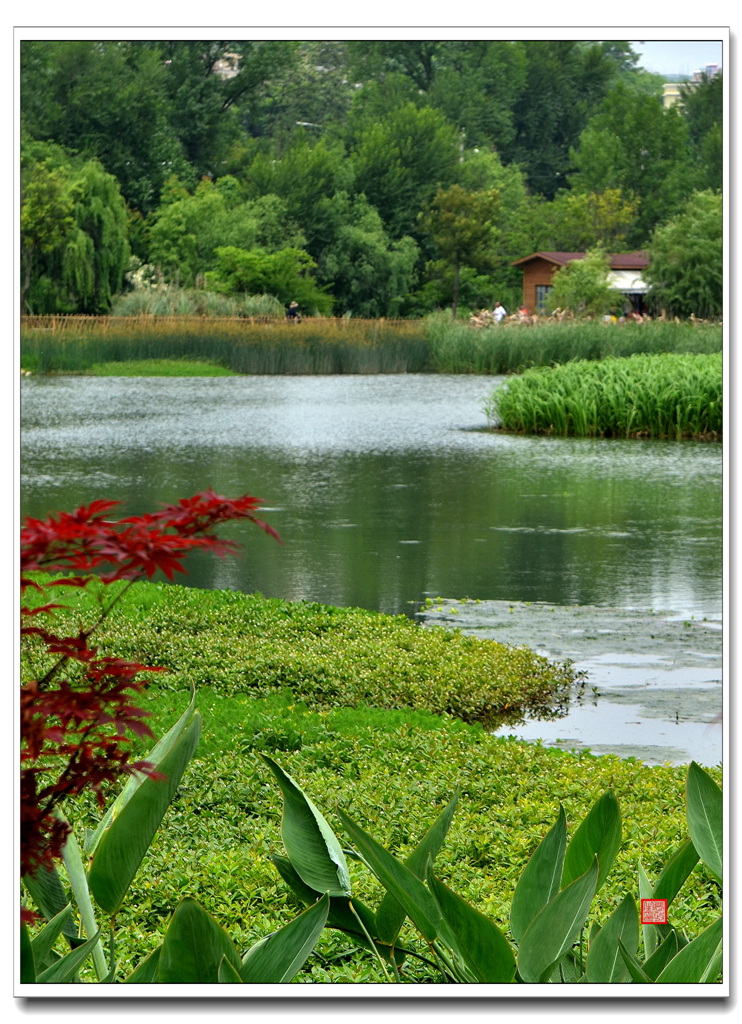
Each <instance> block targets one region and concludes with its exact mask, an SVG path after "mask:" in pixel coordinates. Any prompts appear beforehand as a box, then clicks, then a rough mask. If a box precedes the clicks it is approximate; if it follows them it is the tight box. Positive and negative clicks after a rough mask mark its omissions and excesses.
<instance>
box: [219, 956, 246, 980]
mask: <svg viewBox="0 0 742 1024" xmlns="http://www.w3.org/2000/svg"><path fill="white" fill-rule="evenodd" d="M217 980H218V981H220V982H221V983H222V984H226V985H241V984H242V978H241V977H240V975H239V971H238V970H237V968H236V967H233V966H232V965H231V963H230V962H229V960H227V958H226V957H225V956H223V957H222V962H221V963H220V964H219V970H218V972H217Z"/></svg>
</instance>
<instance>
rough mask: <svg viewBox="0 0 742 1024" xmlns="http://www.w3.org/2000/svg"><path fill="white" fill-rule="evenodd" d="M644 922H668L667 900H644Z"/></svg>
mask: <svg viewBox="0 0 742 1024" xmlns="http://www.w3.org/2000/svg"><path fill="white" fill-rule="evenodd" d="M642 924H667V900H642Z"/></svg>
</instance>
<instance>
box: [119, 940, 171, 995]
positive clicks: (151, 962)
mask: <svg viewBox="0 0 742 1024" xmlns="http://www.w3.org/2000/svg"><path fill="white" fill-rule="evenodd" d="M161 952H162V944H160V945H159V946H157V947H156V948H155V949H153V950H152V952H151V953H150V954H149V955H148V956H146V957H145V958H144V960H142V962H141V963H140V964H138V965H137V967H135V968H134V970H133V971H132V972H131V974H130V975H129V977H128V978H124V985H153V984H155V983H156V982H157V981H159V978H158V976H157V968H158V967H159V964H160V953H161Z"/></svg>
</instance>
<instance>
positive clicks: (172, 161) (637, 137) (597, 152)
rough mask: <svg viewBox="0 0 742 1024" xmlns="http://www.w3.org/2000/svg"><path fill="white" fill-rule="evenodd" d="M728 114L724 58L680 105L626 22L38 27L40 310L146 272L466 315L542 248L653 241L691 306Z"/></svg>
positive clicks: (28, 285)
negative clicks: (242, 29) (681, 259)
mask: <svg viewBox="0 0 742 1024" xmlns="http://www.w3.org/2000/svg"><path fill="white" fill-rule="evenodd" d="M722 123H723V118H722V79H721V76H720V75H717V76H715V77H714V78H712V79H709V80H704V81H702V82H701V83H700V84H696V85H694V86H693V87H690V86H688V87H685V88H684V89H683V95H682V104H681V105H678V106H676V107H672V108H669V109H665V107H664V106H663V104H662V80H661V79H660V78H659V77H658V76H654V75H650V74H648V73H647V72H644V71H642V70H640V69H637V67H636V56H635V54H634V53H633V52H632V50H631V48H630V46H629V44H628V43H625V42H585V41H565V40H557V41H547V40H524V41H511V42H507V41H492V40H472V41H460V40H415V41H402V40H387V41H360V40H359V41H347V42H339V41H326V42H299V41H262V42H258V41H252V42H251V41H245V40H210V41H194V40H177V41H143V42H137V41H106V42H102V41H101V42H94V41H34V40H29V41H24V42H23V43H22V44H21V136H22V138H21V144H22V145H21V150H22V168H21V183H22V212H21V232H22V239H21V263H22V266H21V287H22V296H21V298H22V308H23V309H24V311H33V312H37V313H39V312H56V311H60V312H65V311H66V312H86V313H99V312H106V311H108V310H110V309H111V304H112V300H113V298H114V296H116V295H119V294H121V293H122V292H123V291H125V290H126V289H127V288H131V287H132V286H133V285H132V282H133V281H135V280H136V281H137V282H138V283H139V285H140V286H141V285H142V283H146V282H147V281H149V282H150V283H151V284H152V283H159V284H160V285H165V286H173V287H181V288H204V287H207V288H209V289H211V290H214V291H220V292H222V293H226V294H230V293H234V292H241V291H251V290H255V289H258V288H259V289H263V290H265V291H266V292H267V293H270V294H274V295H276V296H277V297H278V298H279V299H280V301H281V302H283V303H286V304H287V303H288V302H289V301H290V300H292V299H295V300H296V301H299V302H300V304H301V305H302V307H303V308H304V311H305V312H307V313H311V312H314V311H318V312H322V313H329V312H333V313H334V314H335V315H344V314H349V315H353V316H364V317H378V316H417V315H422V314H424V313H426V312H428V311H430V310H434V309H436V308H441V307H451V306H452V307H453V309H454V312H455V311H456V309H457V308H463V309H466V308H479V307H481V306H484V305H491V304H492V302H493V301H494V299H495V298H500V299H502V300H504V301H505V302H506V304H507V303H510V304H514V303H515V302H517V301H518V298H519V294H520V292H519V287H520V272H519V271H518V270H516V269H514V268H512V267H511V263H512V261H513V260H515V259H518V258H520V257H522V256H524V255H527V254H528V253H530V252H532V251H535V250H538V249H558V250H567V251H576V250H578V251H582V250H587V249H592V248H595V247H596V246H603V247H605V248H606V249H607V250H608V251H612V250H614V251H615V250H619V251H620V250H622V249H634V248H648V249H649V250H650V252H651V251H652V246H653V245H654V240H655V239H657V244H658V246H659V247H660V249H662V251H663V253H664V255H663V257H662V259H661V260H660V263H659V264H658V266H660V269H661V273H660V271H657V274H655V277H654V280H655V281H657V287H658V289H660V290H661V289H664V290H663V291H662V294H663V298H664V299H665V301H667V302H671V304H672V302H674V301H675V299H674V298H673V296H675V294H676V292H677V291H678V286H677V281H678V272H677V267H676V266H674V265H673V266H672V267H670V268H669V269H668V267H667V258H668V257H667V249H668V242H667V240H668V239H669V238H671V237H675V236H674V235H673V232H672V225H673V224H674V223H676V221H678V219H680V220H681V221H682V223H683V224H684V225H685V230H687V225H688V218H690V219H691V221H693V215H694V214H693V211H694V209H696V208H697V209H698V210H699V214H702V215H703V218H705V220H704V223H705V224H707V223H708V218H709V216H713V214H711V213H710V211H711V210H712V208H713V210H716V209H717V207H718V209H719V211H720V203H718V204H717V206H714V204H713V201H712V200H710V199H709V200H708V201H707V200H702V201H700V202H699V203H694V201H693V200H694V197H695V196H696V195H697V194H701V193H702V194H703V195H705V196H713V195H717V196H718V195H719V193H720V190H721V185H722V150H723V144H722ZM683 218H684V219H683ZM719 218H720V213H719ZM720 228H721V220H720V219H719V227H718V231H716V229H714V238H717V237H718V238H720ZM699 230H701V232H703V231H704V230H705V229H699ZM676 234H677V232H676ZM690 234H691V235H692V236H694V235H697V234H698V230H695V229H694V230H692V231H690ZM663 247H664V248H663ZM711 248H712V249H713V252H714V253H715V252H716V248H717V247H716V246H714V245H711ZM718 248H719V250H720V244H719V246H718ZM708 250H709V246H707V247H706V257H708ZM720 258H721V257H720V251H719V260H720ZM662 260H664V263H663V262H662ZM676 262H677V261H676ZM135 270H136V271H137V273H134V271H135ZM679 276H680V279H682V272H681V273H680V275H679ZM716 276H717V278H718V282H719V283H718V288H717V286H716V284H712V285H709V286H708V287H707V285H706V284H705V283H704V284H703V285H702V286H701V285H699V288H700V289H701V291H702V292H703V294H704V296H705V308H706V309H708V308H711V309H713V310H714V312H715V313H718V312H719V311H720V305H721V284H720V282H721V276H722V275H721V272H720V268H719V272H718V274H717V275H716ZM715 280H716V279H715ZM704 289H705V290H704ZM715 307H718V308H715Z"/></svg>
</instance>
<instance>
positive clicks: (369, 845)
mask: <svg viewBox="0 0 742 1024" xmlns="http://www.w3.org/2000/svg"><path fill="white" fill-rule="evenodd" d="M338 815H339V817H340V819H341V821H342V822H343V825H344V826H345V829H346V831H347V832H348V835H349V836H350V837H351V839H352V840H353V842H354V843H355V845H356V846H357V848H358V849H359V851H360V852H361V854H362V855H363V857H364V859H365V861H366V863H367V864H368V866H369V867H370V868H371V870H372V871H373V872H374V874H375V875H376V877H377V878H378V879H379V881H380V882H381V884H382V885H383V886H384V887H385V888H386V889H387V890H388V891H389V892H391V893H392V895H393V896H394V897H395V899H396V900H397V901H398V902H399V903H400V904H401V905H402V907H403V908H404V910H405V913H406V914H407V915H408V917H409V918H410V920H411V921H412V923H413V924H414V925H415V927H416V928H418V929H419V931H420V933H421V934H422V935H423V937H424V938H426V939H427V940H428V942H432V941H433V940H434V939H435V938H436V937H437V936H438V930H439V927H440V923H441V918H442V915H441V911H440V908H439V906H438V904H437V903H436V901H435V899H434V898H433V896H432V894H431V893H430V892H429V890H428V889H427V888H426V887H425V885H424V884H423V883H422V882H421V881H420V879H419V878H418V877H417V875H415V874H413V873H412V871H410V869H409V868H408V867H406V866H405V865H404V864H403V863H402V862H401V861H399V860H397V858H396V857H394V856H392V854H391V853H389V852H388V851H387V850H385V849H384V847H383V846H381V844H380V843H377V842H376V840H375V839H372V838H371V836H369V835H368V834H367V833H366V832H364V831H363V829H362V828H361V827H360V826H359V825H356V824H355V822H353V821H352V820H351V819H350V818H349V817H348V815H347V814H345V813H344V812H343V811H341V810H338Z"/></svg>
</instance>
